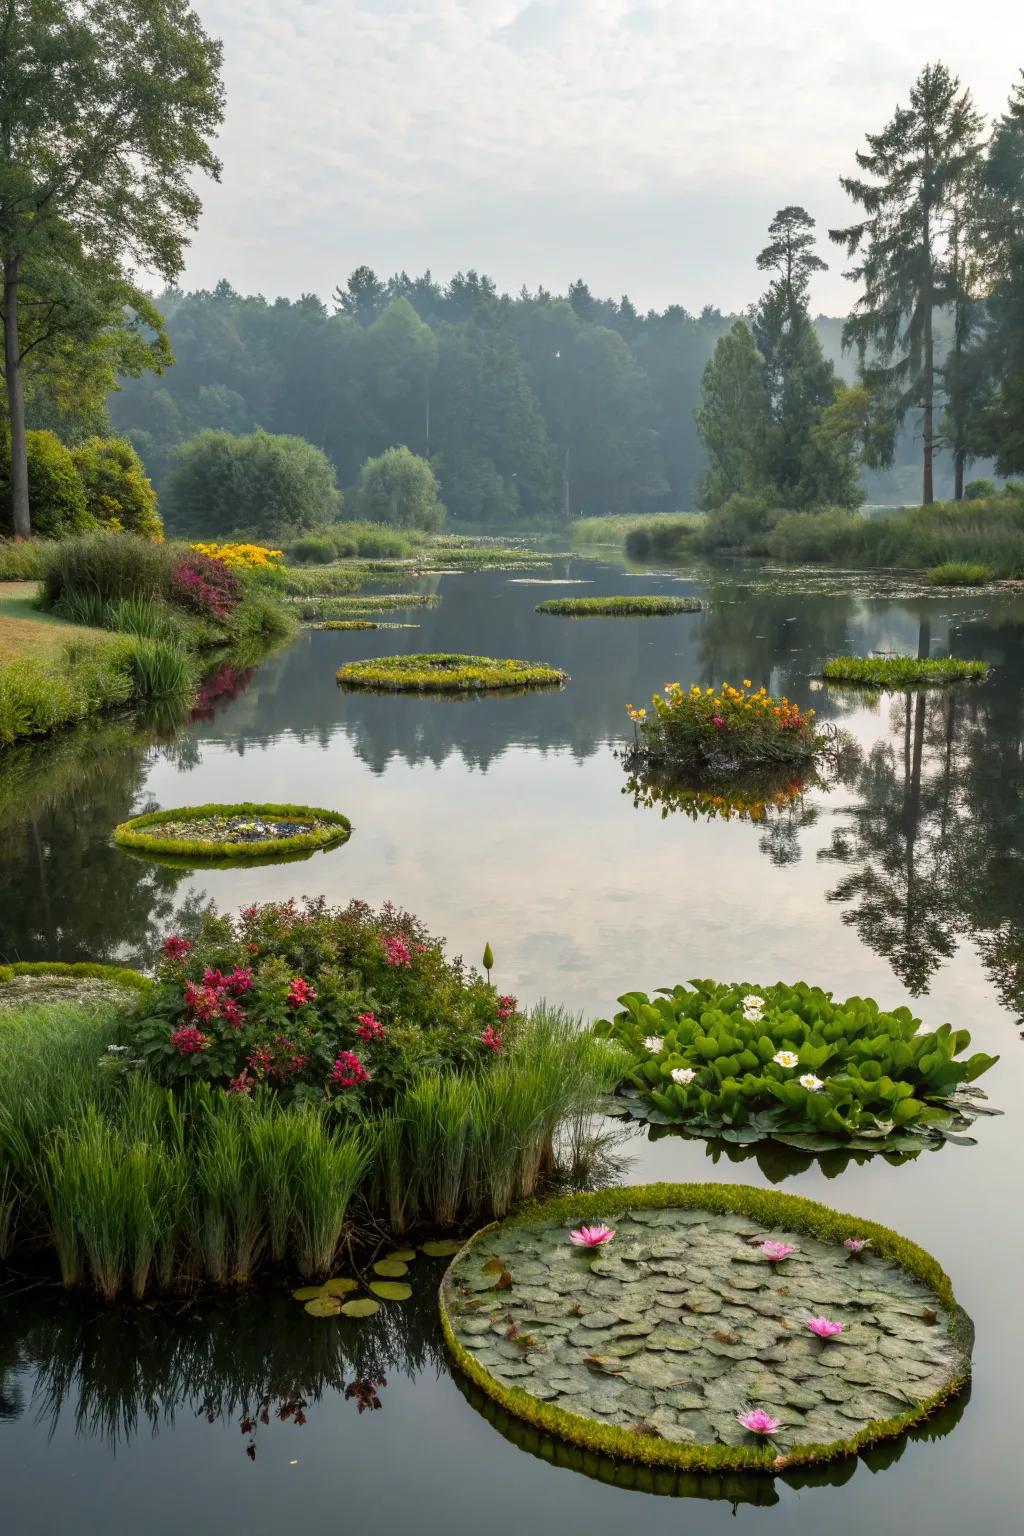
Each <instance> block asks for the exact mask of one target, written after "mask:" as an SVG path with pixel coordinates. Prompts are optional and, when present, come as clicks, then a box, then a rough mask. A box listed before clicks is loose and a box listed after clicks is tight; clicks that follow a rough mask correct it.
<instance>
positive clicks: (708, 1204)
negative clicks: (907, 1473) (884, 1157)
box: [441, 1184, 973, 1471]
mask: <svg viewBox="0 0 1024 1536" xmlns="http://www.w3.org/2000/svg"><path fill="white" fill-rule="evenodd" d="M609 1232H610V1233H612V1234H613V1235H612V1236H610V1237H609V1236H608V1235H607V1234H608V1233H609ZM441 1313H442V1322H443V1325H444V1330H445V1335H446V1338H447V1340H448V1344H449V1347H450V1349H451V1351H452V1353H453V1354H454V1356H455V1359H456V1361H457V1363H458V1364H459V1366H460V1367H461V1368H462V1369H463V1370H464V1371H465V1373H466V1375H467V1376H468V1377H469V1378H470V1379H471V1380H472V1381H473V1382H475V1383H476V1384H477V1385H478V1386H479V1387H480V1388H482V1390H483V1391H484V1392H485V1393H486V1394H487V1395H488V1396H489V1397H490V1398H492V1399H493V1400H494V1401H495V1402H497V1403H499V1404H500V1405H501V1406H502V1407H504V1408H505V1409H506V1410H507V1411H508V1412H509V1413H511V1414H514V1415H516V1416H517V1417H519V1418H521V1419H523V1420H525V1421H526V1422H528V1423H531V1424H533V1425H535V1426H537V1427H538V1428H540V1429H543V1430H546V1431H548V1432H549V1433H551V1434H553V1435H555V1436H557V1437H561V1438H562V1439H564V1440H567V1441H570V1442H572V1443H573V1444H576V1445H579V1446H583V1447H584V1448H586V1449H588V1450H591V1451H595V1452H599V1453H602V1454H604V1455H606V1456H611V1457H615V1458H627V1459H630V1460H633V1461H640V1462H645V1463H648V1464H651V1465H665V1466H676V1467H689V1468H692V1469H694V1470H706V1471H722V1470H727V1469H734V1470H742V1469H762V1470H767V1471H773V1470H775V1471H777V1470H782V1469H784V1468H785V1467H787V1466H794V1465H798V1464H801V1463H808V1462H816V1461H826V1460H829V1459H832V1458H834V1457H838V1456H843V1455H848V1454H850V1453H852V1452H855V1451H857V1450H859V1449H861V1448H862V1447H864V1446H867V1445H870V1444H872V1443H874V1442H876V1441H878V1440H883V1439H887V1438H889V1437H891V1436H894V1435H898V1434H900V1433H901V1432H902V1431H903V1430H905V1429H907V1428H908V1427H909V1426H910V1425H912V1424H915V1423H917V1422H919V1421H920V1420H922V1419H924V1418H926V1417H927V1416H928V1415H929V1414H930V1413H931V1412H933V1410H935V1409H936V1408H938V1407H939V1405H940V1404H942V1403H944V1402H946V1401H947V1400H948V1399H949V1398H951V1397H953V1396H954V1395H955V1394H956V1393H957V1392H959V1391H960V1390H961V1389H962V1388H963V1387H964V1386H965V1385H966V1383H967V1381H968V1378H969V1376H970V1351H971V1344H972V1339H973V1329H972V1327H971V1324H970V1321H969V1319H968V1318H967V1316H966V1314H965V1313H964V1312H963V1311H962V1310H961V1309H960V1307H959V1306H958V1305H957V1303H956V1301H955V1300H954V1297H953V1293H952V1288H951V1286H950V1282H949V1280H948V1278H947V1277H946V1275H945V1274H944V1273H943V1271H942V1269H941V1268H940V1267H939V1265H938V1263H937V1262H936V1261H935V1259H933V1258H932V1257H931V1256H930V1255H929V1254H927V1253H926V1252H924V1250H923V1249H921V1248H918V1247H917V1246H916V1245H915V1244H913V1243H910V1242H908V1241H906V1240H905V1239H904V1238H901V1237H900V1236H898V1234H897V1233H895V1232H892V1231H890V1230H889V1229H888V1228H886V1227H880V1226H878V1225H876V1224H875V1223H873V1222H865V1221H860V1220H858V1219H857V1218H855V1217H851V1216H844V1215H842V1214H841V1213H840V1212H837V1211H833V1210H832V1209H831V1208H829V1207H827V1206H824V1205H819V1204H817V1203H815V1202H814V1201H810V1200H805V1199H802V1198H800V1197H799V1196H795V1195H783V1194H779V1193H776V1192H774V1191H763V1190H758V1189H753V1188H750V1187H747V1186H745V1185H728V1184H711V1185H696V1184H690V1185H668V1184H661V1185H652V1186H647V1187H644V1188H634V1189H615V1190H605V1191H602V1192H600V1193H599V1194H589V1195H582V1196H578V1197H575V1198H572V1197H567V1198H561V1199H558V1200H554V1201H549V1202H547V1203H546V1204H545V1205H542V1206H540V1207H534V1209H533V1211H532V1212H529V1213H524V1214H523V1215H521V1216H519V1217H516V1218H513V1219H511V1220H509V1221H507V1222H505V1223H502V1224H500V1225H494V1226H491V1227H486V1228H485V1229H484V1230H483V1231H482V1232H480V1233H478V1234H477V1235H476V1236H475V1237H474V1238H472V1239H471V1240H470V1241H469V1242H468V1243H467V1244H466V1246H465V1247H464V1248H463V1249H462V1251H461V1253H459V1255H458V1257H457V1258H456V1259H455V1260H454V1262H453V1263H452V1265H451V1267H450V1268H449V1270H448V1272H447V1274H446V1275H445V1278H444V1282H443V1285H442V1288H441Z"/></svg>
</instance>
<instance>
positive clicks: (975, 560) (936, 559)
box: [758, 492, 1024, 577]
mask: <svg viewBox="0 0 1024 1536" xmlns="http://www.w3.org/2000/svg"><path fill="white" fill-rule="evenodd" d="M758 542H759V544H760V545H761V547H763V548H765V549H766V550H767V552H768V553H770V554H771V555H772V556H774V557H775V558H777V559H784V560H802V559H811V560H827V561H828V562H830V563H831V564H833V565H847V566H860V567H867V568H880V569H903V570H913V569H917V570H930V569H932V568H934V567H935V566H939V565H948V564H951V563H955V564H961V563H964V564H969V565H984V566H986V567H987V568H988V569H989V570H990V571H991V573H992V574H993V576H1006V577H1019V576H1024V498H1021V497H1018V496H1014V495H1013V494H1009V495H1007V494H1006V493H1005V492H1004V493H1003V494H1002V495H1000V496H997V497H995V498H994V499H993V500H991V501H962V502H961V501H936V502H933V503H932V504H931V506H928V507H903V508H899V509H895V510H893V511H891V512H878V513H875V514H873V515H871V516H857V515H856V514H844V513H837V512H836V511H835V510H834V509H827V510H826V511H824V512H820V513H815V512H811V513H803V514H800V515H792V516H782V517H780V518H779V519H778V520H777V521H776V522H774V525H773V526H772V527H770V528H769V530H768V531H767V532H766V533H764V534H763V535H762V536H761V537H760V538H759V541H758Z"/></svg>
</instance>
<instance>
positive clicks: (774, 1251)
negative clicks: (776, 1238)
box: [761, 1240, 796, 1264]
mask: <svg viewBox="0 0 1024 1536" xmlns="http://www.w3.org/2000/svg"><path fill="white" fill-rule="evenodd" d="M761 1252H762V1253H763V1254H764V1256H765V1258H766V1259H767V1260H768V1262H769V1264H781V1263H782V1261H783V1259H788V1258H789V1256H790V1254H791V1253H796V1244H795V1243H776V1242H773V1241H771V1240H769V1241H768V1242H767V1243H762V1244H761Z"/></svg>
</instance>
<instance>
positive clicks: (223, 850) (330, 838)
mask: <svg viewBox="0 0 1024 1536" xmlns="http://www.w3.org/2000/svg"><path fill="white" fill-rule="evenodd" d="M351 832H352V823H351V822H350V821H349V819H348V817H347V816H343V815H342V813H341V812H340V811H332V810H326V809H324V808H323V807H322V806H310V805H264V804H255V803H253V802H251V801H242V802H241V803H239V804H238V805H190V806H183V807H181V808H180V809H177V810H165V811H146V812H144V814H143V815H141V816H133V817H132V818H131V819H130V820H129V821H122V822H121V823H119V825H118V826H116V827H115V828H114V842H115V843H117V844H118V846H119V847H122V848H130V849H132V850H135V851H137V852H145V853H155V854H160V855H167V854H172V855H178V856H181V857H189V858H195V859H221V858H232V859H244V858H246V857H251V858H266V857H267V856H268V855H273V854H278V853H281V854H287V853H299V852H315V851H316V850H317V849H323V848H333V847H335V846H336V845H337V844H338V843H343V842H345V841H347V839H348V838H349V836H350V835H351Z"/></svg>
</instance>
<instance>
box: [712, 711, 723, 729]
mask: <svg viewBox="0 0 1024 1536" xmlns="http://www.w3.org/2000/svg"><path fill="white" fill-rule="evenodd" d="M711 724H712V725H713V726H714V728H715V730H716V731H720V730H721V729H722V727H723V725H724V724H725V721H724V720H723V719H722V717H721V715H712V716H711Z"/></svg>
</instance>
